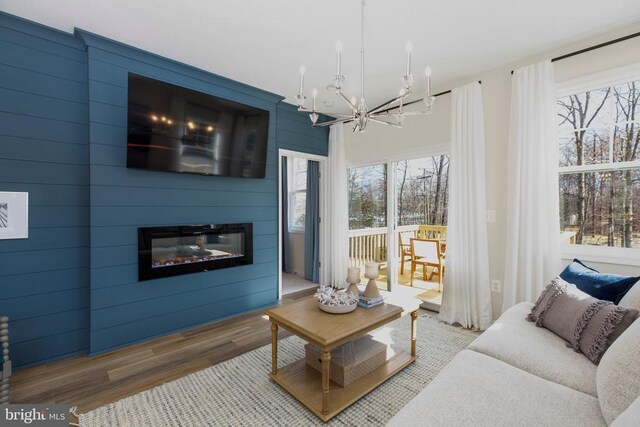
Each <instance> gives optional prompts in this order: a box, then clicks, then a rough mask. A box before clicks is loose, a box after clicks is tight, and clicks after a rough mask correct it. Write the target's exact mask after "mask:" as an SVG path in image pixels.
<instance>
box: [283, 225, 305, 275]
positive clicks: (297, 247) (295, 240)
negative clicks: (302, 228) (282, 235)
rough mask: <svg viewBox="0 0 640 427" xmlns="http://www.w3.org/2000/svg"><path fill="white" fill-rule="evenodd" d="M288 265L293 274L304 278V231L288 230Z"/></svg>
mask: <svg viewBox="0 0 640 427" xmlns="http://www.w3.org/2000/svg"><path fill="white" fill-rule="evenodd" d="M287 235H288V236H289V257H290V261H289V262H290V263H291V264H290V266H291V269H292V270H293V272H294V273H295V274H297V275H298V276H300V277H302V278H304V232H301V233H300V232H289V233H287Z"/></svg>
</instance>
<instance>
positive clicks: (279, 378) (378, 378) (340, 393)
mask: <svg viewBox="0 0 640 427" xmlns="http://www.w3.org/2000/svg"><path fill="white" fill-rule="evenodd" d="M414 360H416V356H411V355H410V354H409V353H406V352H404V351H398V350H396V354H395V355H394V356H393V357H391V359H389V361H388V362H387V363H385V364H384V365H382V366H380V367H379V368H377V369H376V370H374V371H372V372H371V373H369V374H368V375H366V376H364V377H362V378H360V379H359V380H358V381H356V382H354V383H353V384H351V385H349V386H348V387H341V386H340V385H338V384H336V383H334V382H333V381H331V382H330V385H329V399H328V403H329V405H328V409H329V410H328V412H327V413H326V414H323V413H322V374H321V373H320V372H318V371H316V370H315V369H313V368H312V367H311V366H309V365H307V364H306V362H305V360H304V359H301V360H298V361H297V362H293V363H291V364H289V365H287V366H285V367H284V368H281V369H278V372H277V373H276V374H272V373H270V374H269V376H270V377H271V379H273V380H274V381H275V382H276V383H278V384H279V385H280V386H281V387H282V388H284V389H285V390H286V391H287V392H289V394H291V395H292V396H293V397H295V398H296V399H298V400H299V401H300V402H301V403H302V404H303V405H305V406H306V407H307V408H309V409H310V410H311V411H312V412H313V413H314V414H316V415H317V416H318V417H319V418H320V419H321V420H322V421H329V420H330V419H331V418H333V417H334V416H336V415H338V414H339V413H340V412H342V411H343V410H345V409H346V408H347V407H349V406H350V405H352V404H353V403H354V402H356V401H357V400H358V399H360V398H361V397H363V396H364V395H366V394H367V393H369V392H370V391H371V390H373V389H374V388H376V387H378V386H379V385H380V384H382V383H383V382H385V381H386V380H388V379H389V378H391V377H392V376H393V375H395V374H396V373H398V372H399V371H400V370H402V369H403V368H405V367H406V366H407V365H409V364H410V363H412V362H413V361H414Z"/></svg>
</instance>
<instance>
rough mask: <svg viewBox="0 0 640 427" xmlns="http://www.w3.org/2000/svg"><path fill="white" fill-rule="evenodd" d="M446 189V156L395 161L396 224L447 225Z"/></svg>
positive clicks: (447, 183) (447, 161) (447, 160)
mask: <svg viewBox="0 0 640 427" xmlns="http://www.w3.org/2000/svg"><path fill="white" fill-rule="evenodd" d="M448 187H449V156H447V155H441V156H433V157H423V158H420V159H412V160H402V161H399V162H398V163H397V166H396V195H397V198H398V201H397V209H398V210H397V212H398V225H399V226H404V225H447V205H448V191H447V190H448Z"/></svg>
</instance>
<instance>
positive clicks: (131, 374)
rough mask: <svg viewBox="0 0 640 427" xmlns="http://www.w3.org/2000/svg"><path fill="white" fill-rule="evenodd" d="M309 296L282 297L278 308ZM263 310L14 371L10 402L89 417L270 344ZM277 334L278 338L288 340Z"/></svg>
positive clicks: (307, 291) (304, 294)
mask: <svg viewBox="0 0 640 427" xmlns="http://www.w3.org/2000/svg"><path fill="white" fill-rule="evenodd" d="M313 292H314V290H313V289H310V290H305V291H301V292H296V293H294V294H290V295H287V296H285V297H284V298H283V300H282V301H281V302H280V304H279V305H284V304H287V303H290V302H292V301H296V300H298V299H300V298H302V297H305V296H307V295H310V294H313ZM264 311H265V309H261V310H257V311H254V312H250V313H245V314H242V315H239V316H236V317H233V318H229V319H225V320H222V321H219V322H214V323H209V324H206V325H202V326H198V327H195V328H192V329H188V330H185V331H182V332H177V333H174V334H171V335H166V336H164V337H161V338H157V339H154V340H151V341H147V342H144V343H140V344H135V345H132V346H130V347H127V348H124V349H121V350H115V351H112V352H110V353H106V354H101V355H98V356H93V357H89V356H75V357H70V358H67V359H63V360H59V361H56V362H51V363H46V364H43V365H39V366H36V367H33V368H27V369H22V370H19V371H16V372H14V374H13V375H12V377H11V403H44V402H47V403H66V404H69V405H77V406H78V413H84V412H88V411H90V410H92V409H95V408H98V407H100V406H104V405H106V404H108V403H111V402H115V401H117V400H119V399H122V398H124V397H127V396H131V395H133V394H136V393H139V392H141V391H143V390H147V389H150V388H153V387H156V386H158V385H161V384H163V383H166V382H169V381H172V380H174V379H177V378H180V377H183V376H185V375H188V374H190V373H192V372H196V371H199V370H201V369H204V368H207V367H209V366H212V365H215V364H217V363H220V362H223V361H225V360H228V359H231V358H233V357H236V356H238V355H239V354H242V353H245V352H248V351H251V350H254V349H256V348H258V347H261V346H263V345H266V344H269V343H270V342H271V328H270V323H269V321H268V320H267V318H266V316H264ZM280 329H281V331H280V332H279V336H280V337H281V338H284V337H286V336H289V335H290V333H288V332H286V331H283V330H282V328H280ZM265 375H267V373H266V372H265Z"/></svg>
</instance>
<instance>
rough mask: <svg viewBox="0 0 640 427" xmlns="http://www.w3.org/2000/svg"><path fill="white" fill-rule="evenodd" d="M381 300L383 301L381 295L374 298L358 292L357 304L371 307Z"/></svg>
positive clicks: (378, 303) (380, 302)
mask: <svg viewBox="0 0 640 427" xmlns="http://www.w3.org/2000/svg"><path fill="white" fill-rule="evenodd" d="M383 302H384V297H383V296H382V295H380V296H379V297H375V298H369V297H365V296H364V295H363V294H360V299H359V300H358V305H359V306H360V307H364V308H371V307H375V306H376V305H380V304H382V303H383Z"/></svg>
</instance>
